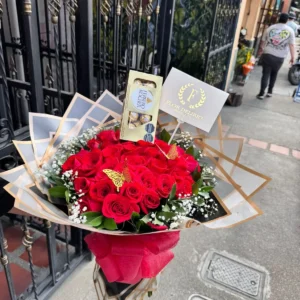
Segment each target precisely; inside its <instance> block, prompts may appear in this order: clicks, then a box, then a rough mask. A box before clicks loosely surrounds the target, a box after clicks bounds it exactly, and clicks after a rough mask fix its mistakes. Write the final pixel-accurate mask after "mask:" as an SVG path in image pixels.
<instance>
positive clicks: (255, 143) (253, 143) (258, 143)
mask: <svg viewBox="0 0 300 300" xmlns="http://www.w3.org/2000/svg"><path fill="white" fill-rule="evenodd" d="M248 144H249V145H251V146H254V147H257V148H261V149H267V147H268V143H266V142H263V141H259V140H254V139H249V141H248Z"/></svg>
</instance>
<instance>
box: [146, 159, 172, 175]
mask: <svg viewBox="0 0 300 300" xmlns="http://www.w3.org/2000/svg"><path fill="white" fill-rule="evenodd" d="M148 167H149V169H150V170H152V171H153V172H156V173H158V174H163V173H167V171H168V162H167V160H166V159H156V158H152V159H150V160H149V163H148Z"/></svg>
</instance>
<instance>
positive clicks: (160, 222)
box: [152, 218, 165, 225]
mask: <svg viewBox="0 0 300 300" xmlns="http://www.w3.org/2000/svg"><path fill="white" fill-rule="evenodd" d="M152 224H154V225H165V224H164V222H162V221H159V220H158V219H157V218H155V220H154V221H152Z"/></svg>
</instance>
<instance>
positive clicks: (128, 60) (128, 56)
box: [126, 20, 132, 73]
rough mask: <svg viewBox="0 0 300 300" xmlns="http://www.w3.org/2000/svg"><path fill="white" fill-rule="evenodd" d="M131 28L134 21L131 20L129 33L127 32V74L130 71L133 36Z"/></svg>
mask: <svg viewBox="0 0 300 300" xmlns="http://www.w3.org/2000/svg"><path fill="white" fill-rule="evenodd" d="M131 26H132V20H129V22H128V32H127V58H126V63H127V73H128V72H129V70H130V53H131V51H130V35H131V30H130V29H131Z"/></svg>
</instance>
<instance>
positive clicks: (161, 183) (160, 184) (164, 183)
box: [157, 174, 175, 198]
mask: <svg viewBox="0 0 300 300" xmlns="http://www.w3.org/2000/svg"><path fill="white" fill-rule="evenodd" d="M174 183H175V179H174V177H173V176H170V175H167V174H162V175H160V176H159V177H158V179H157V191H158V194H159V195H160V196H161V197H162V198H168V196H169V195H170V192H171V190H172V187H173V185H174Z"/></svg>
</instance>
